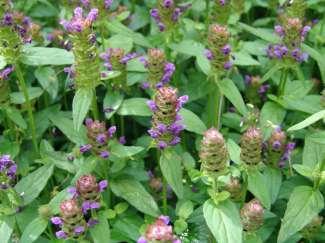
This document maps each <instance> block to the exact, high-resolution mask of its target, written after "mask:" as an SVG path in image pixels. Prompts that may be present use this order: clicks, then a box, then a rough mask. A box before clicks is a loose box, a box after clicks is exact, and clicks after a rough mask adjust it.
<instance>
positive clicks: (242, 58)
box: [232, 51, 261, 66]
mask: <svg viewBox="0 0 325 243" xmlns="http://www.w3.org/2000/svg"><path fill="white" fill-rule="evenodd" d="M232 55H234V57H235V60H234V64H235V65H236V66H259V65H261V64H260V63H259V62H258V61H256V60H255V59H254V58H252V56H251V55H249V54H248V53H246V52H244V51H241V52H234V53H232Z"/></svg>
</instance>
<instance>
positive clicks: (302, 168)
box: [292, 164, 314, 180]
mask: <svg viewBox="0 0 325 243" xmlns="http://www.w3.org/2000/svg"><path fill="white" fill-rule="evenodd" d="M292 167H293V168H294V169H295V170H296V171H297V172H298V173H299V174H300V175H302V176H304V177H307V178H309V179H310V180H313V179H314V176H313V174H314V170H313V169H312V168H310V167H308V166H306V165H301V164H294V165H292Z"/></svg>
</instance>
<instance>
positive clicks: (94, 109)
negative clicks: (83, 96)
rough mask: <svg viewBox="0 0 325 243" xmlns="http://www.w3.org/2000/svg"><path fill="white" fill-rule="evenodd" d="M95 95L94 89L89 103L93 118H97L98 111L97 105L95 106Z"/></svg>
mask: <svg viewBox="0 0 325 243" xmlns="http://www.w3.org/2000/svg"><path fill="white" fill-rule="evenodd" d="M96 98H97V96H96V90H95V91H94V95H93V99H92V103H91V106H92V108H91V110H92V113H93V116H94V119H95V120H99V112H98V106H97V99H96Z"/></svg>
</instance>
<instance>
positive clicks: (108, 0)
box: [104, 0, 113, 9]
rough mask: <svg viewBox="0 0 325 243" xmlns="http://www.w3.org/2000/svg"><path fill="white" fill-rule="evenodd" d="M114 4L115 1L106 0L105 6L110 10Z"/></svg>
mask: <svg viewBox="0 0 325 243" xmlns="http://www.w3.org/2000/svg"><path fill="white" fill-rule="evenodd" d="M112 4H113V0H105V1H104V5H105V8H106V9H109V8H110V7H111V6H112Z"/></svg>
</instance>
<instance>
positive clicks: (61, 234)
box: [55, 230, 67, 239]
mask: <svg viewBox="0 0 325 243" xmlns="http://www.w3.org/2000/svg"><path fill="white" fill-rule="evenodd" d="M55 235H56V237H57V238H58V239H66V238H67V234H66V233H65V232H64V231H63V230H60V231H57V232H55Z"/></svg>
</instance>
